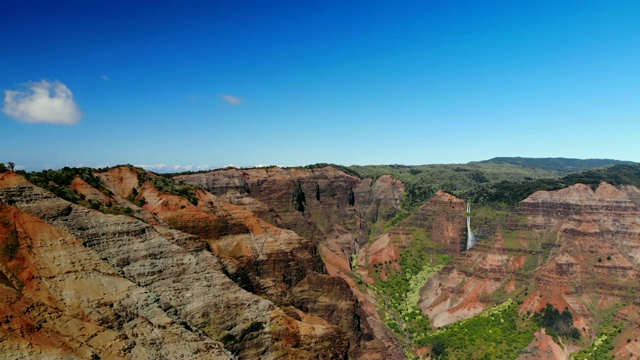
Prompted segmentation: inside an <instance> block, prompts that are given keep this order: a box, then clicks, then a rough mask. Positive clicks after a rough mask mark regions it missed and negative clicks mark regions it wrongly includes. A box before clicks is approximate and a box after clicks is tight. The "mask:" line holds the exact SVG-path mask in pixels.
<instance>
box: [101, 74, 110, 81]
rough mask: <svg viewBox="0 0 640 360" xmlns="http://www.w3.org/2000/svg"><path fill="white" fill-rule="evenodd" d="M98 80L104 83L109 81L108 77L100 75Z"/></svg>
mask: <svg viewBox="0 0 640 360" xmlns="http://www.w3.org/2000/svg"><path fill="white" fill-rule="evenodd" d="M100 79H102V80H104V81H109V77H108V76H107V75H100Z"/></svg>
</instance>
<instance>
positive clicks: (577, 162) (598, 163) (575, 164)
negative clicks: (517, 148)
mask: <svg viewBox="0 0 640 360" xmlns="http://www.w3.org/2000/svg"><path fill="white" fill-rule="evenodd" d="M478 163H494V164H512V165H520V166H526V167H532V168H540V169H549V170H556V171H561V172H574V171H582V170H589V169H593V168H597V167H602V166H608V165H620V164H636V162H634V161H625V160H614V159H572V158H562V157H557V158H525V157H495V158H493V159H489V160H483V161H478Z"/></svg>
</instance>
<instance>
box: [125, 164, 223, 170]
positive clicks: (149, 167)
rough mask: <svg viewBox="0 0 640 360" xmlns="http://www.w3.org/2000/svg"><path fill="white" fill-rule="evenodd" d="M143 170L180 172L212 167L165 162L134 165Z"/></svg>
mask: <svg viewBox="0 0 640 360" xmlns="http://www.w3.org/2000/svg"><path fill="white" fill-rule="evenodd" d="M136 166H137V167H141V168H143V169H145V170H149V171H156V172H181V171H200V170H209V169H212V167H211V166H210V165H206V164H203V165H167V164H154V165H136Z"/></svg>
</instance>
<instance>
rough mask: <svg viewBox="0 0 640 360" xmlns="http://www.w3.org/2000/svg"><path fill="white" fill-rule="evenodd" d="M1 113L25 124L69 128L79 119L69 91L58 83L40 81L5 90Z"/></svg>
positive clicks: (79, 113)
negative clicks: (59, 125) (58, 125)
mask: <svg viewBox="0 0 640 360" xmlns="http://www.w3.org/2000/svg"><path fill="white" fill-rule="evenodd" d="M2 111H3V112H4V113H5V114H7V115H8V116H10V117H12V118H13V119H16V120H19V121H23V122H27V123H50V124H63V125H73V124H77V123H78V122H79V121H80V118H82V111H80V108H78V105H77V104H76V102H75V101H74V100H73V94H72V93H71V90H69V88H67V87H66V86H65V84H63V83H61V82H59V81H54V82H48V81H46V80H41V81H40V82H30V83H26V84H24V85H23V86H22V87H21V88H19V89H17V90H5V91H4V108H3V109H2Z"/></svg>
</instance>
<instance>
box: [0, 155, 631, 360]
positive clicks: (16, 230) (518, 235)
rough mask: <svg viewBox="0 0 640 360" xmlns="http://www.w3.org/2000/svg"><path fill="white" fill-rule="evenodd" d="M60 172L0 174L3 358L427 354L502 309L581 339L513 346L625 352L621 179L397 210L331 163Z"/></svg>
mask: <svg viewBox="0 0 640 360" xmlns="http://www.w3.org/2000/svg"><path fill="white" fill-rule="evenodd" d="M65 181H66V182H68V184H67V183H64V184H63V181H58V183H56V182H55V181H52V180H50V179H49V180H47V181H43V182H39V183H38V184H40V186H38V185H36V184H34V182H36V181H35V180H33V181H29V180H28V176H25V174H19V173H15V172H12V171H6V172H3V173H0V249H2V251H1V253H0V296H2V298H3V301H2V302H1V303H0V319H2V326H0V337H1V341H0V352H1V353H2V354H6V357H7V358H11V359H31V358H51V359H67V358H78V359H92V358H103V359H104V358H114V359H116V358H122V359H133V358H135V359H138V358H149V359H152V358H202V359H207V358H212V359H214V358H215V359H225V358H228V359H234V358H240V359H252V358H264V359H281V358H291V359H302V358H317V359H404V358H407V357H415V356H419V357H423V358H430V357H432V358H433V357H437V356H438V354H437V346H436V345H434V344H435V343H434V342H433V341H432V340H431V338H430V337H429V336H436V335H437V334H438V331H445V330H446V329H452V327H453V326H455V325H456V324H464V323H465V321H472V320H473V319H475V318H477V317H478V316H482V314H484V313H487V312H489V311H490V310H491V309H493V308H494V307H499V306H503V305H505V304H512V303H513V304H514V305H513V306H515V307H516V308H515V310H514V311H516V313H517V314H518V315H517V316H518V317H521V318H522V319H524V320H522V321H529V322H531V321H533V320H531V319H533V318H532V316H533V314H536V313H538V312H540V311H541V310H542V309H543V308H544V307H545V306H546V305H547V304H551V305H552V306H554V307H555V308H557V309H559V310H561V311H562V310H565V309H566V310H567V311H569V312H570V313H571V314H572V321H573V324H572V325H573V326H574V327H575V328H576V329H577V330H578V331H579V333H580V340H572V339H569V338H563V337H558V336H554V335H553V334H551V336H550V335H549V331H548V330H547V331H545V329H544V328H541V329H540V328H539V327H538V328H536V329H537V330H536V332H535V335H533V330H532V331H531V334H532V335H531V338H530V339H529V338H528V340H527V344H526V346H525V347H523V348H522V349H520V350H519V351H520V352H521V355H520V357H519V358H521V359H530V358H542V359H569V357H570V356H571V354H577V353H578V352H579V351H580V350H582V349H585V348H588V347H589V346H591V345H592V343H594V342H595V341H596V339H598V338H600V337H601V334H603V333H604V331H605V330H606V329H608V328H607V327H608V326H612V324H615V326H616V328H615V329H616V333H615V336H613V335H612V336H610V337H613V338H614V341H613V349H612V350H611V354H614V355H615V357H616V358H621V359H633V358H637V357H638V356H640V345H638V344H639V343H638V340H637V339H638V337H640V302H639V301H638V299H637V293H638V290H640V285H638V284H640V269H639V264H640V190H639V189H638V188H637V187H635V186H633V185H617V186H613V185H610V184H608V183H601V184H599V185H598V186H596V187H592V186H589V185H585V184H580V183H577V184H574V185H571V186H568V187H565V188H562V189H559V190H552V191H544V190H541V191H537V192H534V193H532V194H530V195H529V196H527V197H526V199H524V200H523V201H520V202H518V203H517V204H516V205H514V206H504V205H496V204H488V203H487V204H473V206H472V208H471V209H469V208H468V205H467V200H464V199H462V198H460V197H457V196H455V195H453V194H451V193H448V192H445V191H437V192H435V193H434V194H433V195H432V196H431V197H430V198H429V199H428V200H426V201H425V202H424V203H422V204H420V205H419V206H417V207H415V208H409V207H407V206H406V203H404V202H403V200H404V199H405V195H406V194H407V191H408V190H407V186H408V185H407V184H405V183H404V182H403V181H400V180H399V179H397V178H396V177H394V176H392V175H389V174H382V175H381V176H377V177H360V176H359V175H358V174H357V173H353V172H352V171H348V169H345V168H340V167H336V166H331V165H326V166H325V165H322V166H314V167H307V168H279V167H268V168H256V169H235V168H231V169H223V170H216V171H209V172H201V173H193V174H178V175H174V176H172V177H168V176H161V175H158V174H154V173H151V172H147V171H145V170H143V169H140V168H135V167H132V166H117V167H113V168H110V169H101V170H94V171H92V172H91V176H89V177H87V176H85V175H78V176H72V177H71V179H70V180H69V181H67V180H65ZM67 190H68V194H70V195H64V194H66V193H65V191H67ZM56 194H59V195H60V194H62V196H59V195H56ZM65 196H66V197H67V198H68V199H65ZM69 199H70V200H73V201H68V200H69ZM469 210H471V211H470V212H469ZM467 216H470V220H469V221H470V229H473V233H475V235H476V236H477V242H476V243H475V245H474V246H473V247H471V248H470V249H467V241H468V235H469V234H468V233H469V230H468V225H467V224H468V219H467ZM402 278H404V279H408V280H406V281H405V280H402ZM396 283H397V284H399V285H398V287H396V289H397V290H400V291H395V292H392V291H391V290H389V289H391V285H390V284H396ZM393 286H396V285H393ZM397 296H400V297H401V299H402V301H404V303H403V304H405V305H398V300H397V299H396V297H397ZM501 304H503V305H501ZM420 321H422V322H420ZM416 324H418V325H416ZM415 329H419V331H418V332H417V333H414V332H413V330H415ZM438 329H441V330H438ZM432 334H433V335H432ZM452 354H453V353H452ZM450 356H454V355H450Z"/></svg>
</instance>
